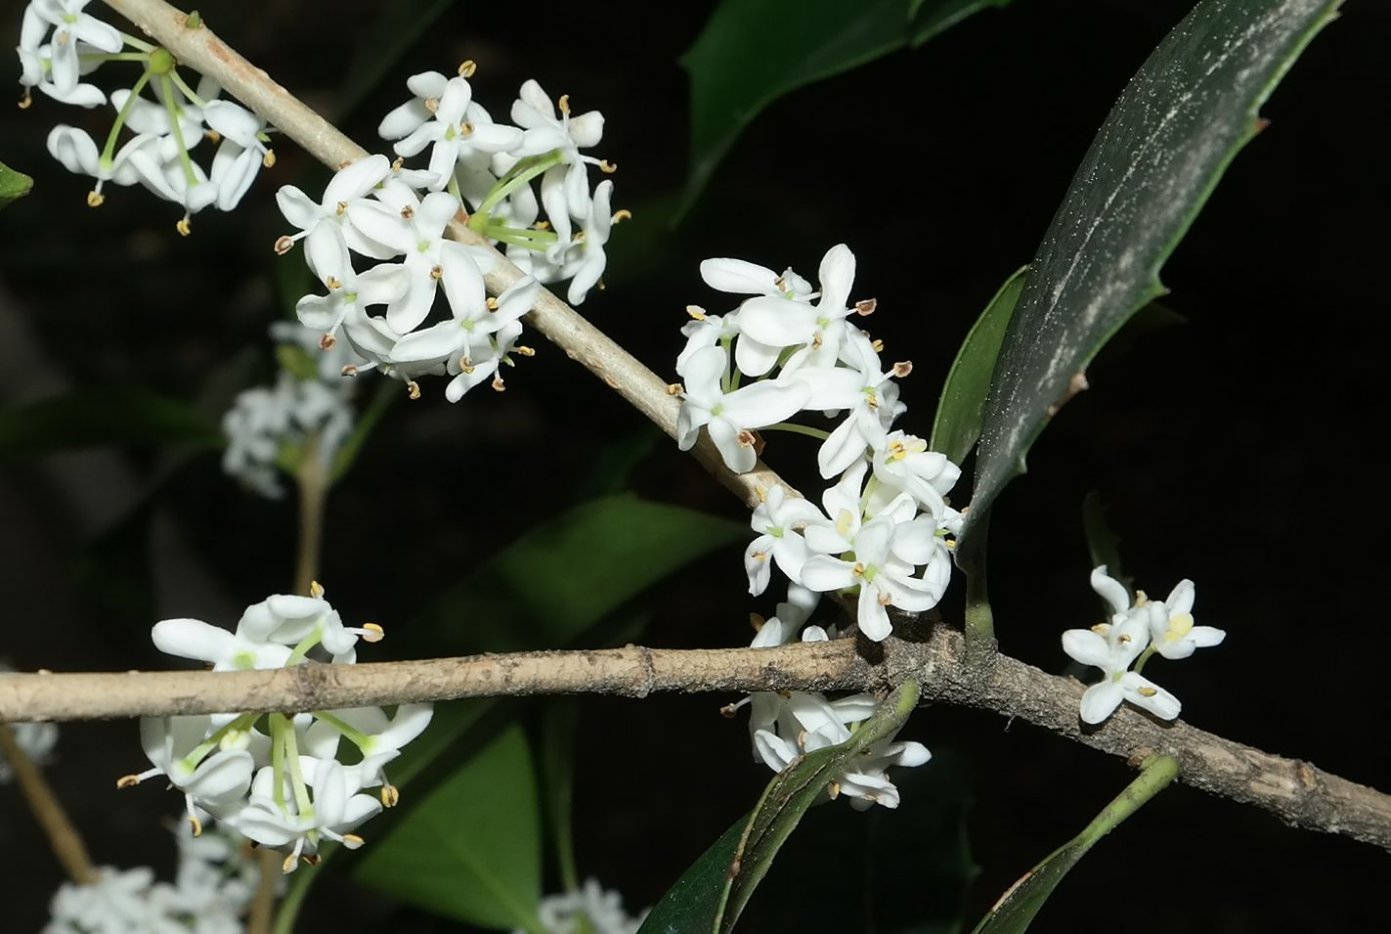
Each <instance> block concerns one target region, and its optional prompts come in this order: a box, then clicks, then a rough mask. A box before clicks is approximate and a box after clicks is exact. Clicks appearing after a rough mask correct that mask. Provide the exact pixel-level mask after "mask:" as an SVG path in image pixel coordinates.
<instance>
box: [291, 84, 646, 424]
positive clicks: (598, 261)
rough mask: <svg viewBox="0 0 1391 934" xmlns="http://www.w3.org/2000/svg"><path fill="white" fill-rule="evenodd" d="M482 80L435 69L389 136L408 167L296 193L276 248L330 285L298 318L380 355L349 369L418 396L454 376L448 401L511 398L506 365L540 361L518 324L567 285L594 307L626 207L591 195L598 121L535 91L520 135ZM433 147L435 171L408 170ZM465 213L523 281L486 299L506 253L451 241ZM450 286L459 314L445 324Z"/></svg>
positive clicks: (378, 160) (529, 88)
mask: <svg viewBox="0 0 1391 934" xmlns="http://www.w3.org/2000/svg"><path fill="white" fill-rule="evenodd" d="M472 73H473V65H472V63H470V62H466V63H464V65H463V66H461V67H460V69H459V74H458V75H457V76H456V77H452V78H446V77H445V76H444V75H443V74H440V73H439V72H434V71H429V72H423V73H421V74H417V75H413V76H412V77H411V78H410V80H409V81H407V86H408V87H409V88H410V91H411V93H412V94H413V95H414V96H413V97H412V98H411V99H410V100H408V101H407V102H406V103H404V104H402V105H400V106H399V107H397V108H396V109H394V110H393V111H391V113H389V114H387V116H386V118H385V119H384V120H382V123H381V126H380V127H379V131H380V133H381V135H382V137H383V138H384V139H387V140H395V141H396V142H395V145H394V149H395V152H396V154H397V159H396V161H395V162H392V161H390V160H389V159H388V158H387V157H386V156H384V155H374V156H369V157H366V158H363V159H359V160H358V161H356V162H353V163H351V164H349V165H347V166H345V167H343V168H342V169H341V170H340V171H339V172H338V173H337V174H336V175H335V176H334V177H333V179H332V180H331V181H329V183H328V186H327V187H326V188H325V190H324V194H323V196H322V197H321V198H319V199H317V200H316V199H314V198H311V197H310V196H308V195H306V194H305V193H304V192H303V191H301V190H300V189H298V188H295V187H292V186H286V187H284V188H282V189H280V192H279V194H278V195H277V200H278V202H279V204H280V209H281V211H282V213H283V214H284V215H285V218H286V220H288V221H289V222H290V223H291V224H292V225H294V227H295V228H297V231H296V233H294V234H290V235H286V236H283V237H281V238H280V239H279V241H277V243H276V252H278V253H282V254H283V253H286V252H288V251H289V250H290V249H292V248H293V246H294V244H295V243H296V242H298V241H299V240H304V244H305V248H304V255H305V260H306V262H307V263H308V265H309V269H310V271H311V272H312V273H313V274H314V277H315V278H316V279H318V281H319V282H320V283H321V284H322V285H323V286H324V288H325V289H327V291H328V294H326V295H307V296H305V297H304V298H302V299H301V300H300V301H299V303H298V305H297V307H296V311H297V312H298V314H299V319H300V321H301V322H302V323H303V324H304V325H305V326H306V327H308V328H312V329H314V330H316V331H319V332H322V333H323V335H324V336H323V338H322V343H323V345H324V346H326V347H327V346H332V345H333V344H334V343H335V342H336V341H337V339H338V337H339V336H340V335H341V336H342V337H343V338H345V339H346V340H347V342H348V343H349V344H351V345H352V347H353V349H354V350H356V351H357V353H358V354H360V355H361V356H362V357H364V358H365V359H366V360H367V361H368V362H367V363H366V364H364V365H363V366H361V367H358V368H356V369H355V370H353V371H350V372H357V371H358V370H361V369H366V368H368V367H377V368H379V369H381V371H382V372H384V373H386V374H387V375H389V376H393V377H395V378H398V379H400V380H402V381H403V382H405V383H406V384H407V385H408V386H409V388H410V391H411V396H412V398H414V397H416V396H418V395H419V387H418V385H417V384H416V378H417V377H419V376H421V375H425V374H432V375H444V374H447V375H449V376H451V377H452V379H451V380H450V382H449V384H448V386H447V387H446V389H445V396H446V397H447V398H448V399H449V400H450V401H451V402H457V401H458V400H459V399H460V398H461V397H462V396H463V395H464V393H466V392H468V391H469V390H470V389H472V388H473V387H475V386H477V385H479V384H480V383H489V384H490V385H491V386H492V387H493V388H494V389H496V390H499V391H500V390H502V389H503V380H502V377H501V375H500V374H499V367H500V366H501V365H503V364H508V365H511V364H512V362H513V360H512V355H513V353H517V354H520V355H522V356H529V355H531V353H532V351H531V349H530V348H528V347H526V346H524V345H522V344H519V343H518V341H519V340H520V338H521V335H522V323H521V317H522V315H523V314H525V313H526V312H527V311H529V310H530V309H531V307H532V305H533V304H535V302H536V300H537V294H538V292H539V291H540V287H541V284H543V283H553V282H559V281H562V280H565V279H569V280H570V287H569V291H568V293H567V294H568V298H569V300H570V301H571V302H572V303H574V304H579V303H580V302H582V301H584V298H585V296H586V295H587V294H588V293H589V290H590V289H592V288H593V287H594V286H596V285H597V284H598V283H599V279H600V277H601V276H602V275H603V271H604V266H605V263H606V262H607V259H606V254H605V249H604V248H605V244H606V243H607V242H608V237H609V229H610V227H611V226H612V223H613V221H614V220H616V219H619V218H620V217H621V216H623V215H624V213H625V212H621V211H620V212H618V213H617V214H614V213H612V209H611V200H612V194H613V182H611V181H607V180H606V181H601V182H600V183H599V184H598V185H596V186H595V187H594V188H593V189H592V190H591V188H590V182H589V167H590V166H591V165H594V166H597V167H598V168H599V170H600V171H601V172H604V173H608V172H612V171H613V170H614V167H613V166H612V165H611V164H609V163H607V162H603V161H601V160H598V159H596V158H594V157H592V156H588V155H584V154H583V153H581V150H582V149H587V148H589V147H592V146H594V145H597V144H598V143H599V141H600V139H601V137H602V135H603V116H602V115H601V114H599V113H598V112H597V111H592V112H589V113H584V114H578V115H571V112H570V105H569V102H568V100H567V99H566V98H565V97H561V98H560V101H559V108H558V112H557V107H556V106H555V105H553V104H552V103H551V100H550V98H549V97H547V96H546V93H545V92H544V91H543V90H542V89H541V87H540V85H538V84H537V83H536V82H535V81H528V82H526V83H525V84H523V85H522V88H521V93H520V97H519V99H518V100H517V101H516V102H515V103H514V104H513V105H512V121H513V123H514V124H515V125H510V124H504V123H496V122H494V121H493V119H492V118H491V117H490V116H489V114H488V112H487V111H486V110H484V109H483V107H482V106H481V105H479V104H478V103H477V102H476V101H475V100H474V99H473V89H472V86H471V85H470V84H469V82H468V76H469V75H471V74H472ZM427 148H428V149H429V150H430V152H429V161H428V166H427V167H426V168H423V169H409V168H405V167H404V159H405V158H406V157H410V156H416V155H419V154H421V153H423V152H424V151H425V150H426V149H427ZM533 181H536V183H537V184H536V189H533V187H532V182H533ZM537 189H539V195H538V193H537ZM543 210H544V212H545V217H544V219H542V218H541V212H542V211H543ZM465 211H467V212H468V213H467V217H466V218H465V214H464V213H463V212H465ZM456 218H457V219H458V220H459V221H460V222H466V223H467V226H468V228H469V229H470V230H472V231H473V232H474V233H476V234H478V235H480V236H482V237H484V238H486V239H488V240H489V241H492V242H494V243H497V244H501V245H503V246H505V249H506V252H507V255H508V257H509V258H510V259H512V260H513V262H515V263H516V264H517V265H518V266H520V267H521V268H522V270H523V271H524V272H525V273H526V275H525V276H523V278H522V279H520V280H519V281H518V282H516V283H515V284H513V285H512V286H511V287H510V288H508V289H507V290H506V291H504V292H502V293H501V294H500V295H497V296H496V297H489V296H488V294H487V290H486V288H485V285H484V276H486V275H487V274H488V273H489V272H490V271H491V270H492V266H493V263H494V262H495V260H494V256H495V254H493V253H492V251H490V250H486V249H480V248H469V247H467V246H465V245H464V244H462V243H458V242H456V241H454V240H451V239H447V238H446V236H445V231H446V228H448V226H449V225H450V222H451V221H454V220H456ZM364 261H365V262H367V263H370V264H371V265H370V266H369V267H366V268H364V266H363V263H364ZM441 291H443V293H444V298H445V305H447V308H448V312H447V315H439V316H436V315H435V305H436V298H437V296H438V294H439V293H440V292H441ZM374 308H376V309H378V310H377V311H372V309H374Z"/></svg>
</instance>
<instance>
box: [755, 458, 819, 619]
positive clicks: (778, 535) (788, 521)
mask: <svg viewBox="0 0 1391 934" xmlns="http://www.w3.org/2000/svg"><path fill="white" fill-rule="evenodd" d="M750 522H751V524H752V525H753V530H754V531H755V532H758V533H759V535H758V537H757V538H755V539H754V540H753V541H752V542H750V543H749V547H748V548H747V549H745V551H744V570H745V571H747V572H748V575H749V593H751V594H753V595H754V596H758V595H759V594H761V593H763V591H764V590H766V589H767V588H768V581H769V578H770V577H771V567H770V562H769V560H768V559H769V557H771V558H772V559H773V560H774V561H776V562H777V564H778V567H780V568H781V569H782V572H783V573H784V574H786V575H787V576H788V578H789V579H790V580H792V581H793V582H794V583H800V577H801V574H802V564H803V562H805V561H806V560H807V558H808V557H809V556H810V554H811V552H810V550H809V549H808V548H807V543H806V540H805V539H803V537H802V534H801V530H802V529H804V528H805V527H806V526H807V525H809V524H812V523H821V524H823V525H824V524H827V522H826V517H825V516H824V515H822V514H821V510H819V509H817V508H816V506H815V505H813V504H812V503H809V502H807V501H806V500H804V499H802V498H801V497H800V496H788V495H787V490H786V489H785V488H784V487H783V486H782V485H781V484H778V485H777V486H774V487H772V488H771V489H769V490H768V491H767V492H766V493H764V495H763V501H762V502H761V503H759V504H758V506H757V508H755V509H754V511H753V516H752V518H751V520H750Z"/></svg>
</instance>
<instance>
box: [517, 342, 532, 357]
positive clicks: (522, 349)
mask: <svg viewBox="0 0 1391 934" xmlns="http://www.w3.org/2000/svg"><path fill="white" fill-rule="evenodd" d="M512 349H513V350H515V351H516V352H517V353H519V354H521V355H522V356H523V357H534V356H536V348H535V347H528V346H527V345H526V344H518V345H517V346H516V347H513V348H512Z"/></svg>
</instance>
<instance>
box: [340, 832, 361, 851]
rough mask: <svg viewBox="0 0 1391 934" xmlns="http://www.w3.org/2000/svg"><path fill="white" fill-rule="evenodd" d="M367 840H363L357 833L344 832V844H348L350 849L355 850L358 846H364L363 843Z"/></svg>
mask: <svg viewBox="0 0 1391 934" xmlns="http://www.w3.org/2000/svg"><path fill="white" fill-rule="evenodd" d="M365 842H366V841H365V840H363V839H362V838H361V837H359V836H358V835H357V834H355V833H345V834H343V845H344V846H346V847H347V848H348V849H350V850H355V849H357V848H358V847H360V846H362V844H363V843H365Z"/></svg>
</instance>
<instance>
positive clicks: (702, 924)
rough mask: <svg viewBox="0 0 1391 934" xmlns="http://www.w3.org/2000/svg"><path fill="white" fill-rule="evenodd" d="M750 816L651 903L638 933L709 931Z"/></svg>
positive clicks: (707, 933)
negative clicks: (653, 903)
mask: <svg viewBox="0 0 1391 934" xmlns="http://www.w3.org/2000/svg"><path fill="white" fill-rule="evenodd" d="M748 823H749V818H748V817H741V818H739V820H737V821H735V822H734V824H733V825H732V826H731V827H730V828H729V829H728V830H726V831H725V832H724V833H722V834H720V838H719V839H718V840H716V841H715V842H714V843H713V844H711V845H710V848H709V849H708V850H706V851H705V852H704V853H702V854H700V856H699V857H698V858H697V859H696V861H695V862H694V863H692V864H691V865H690V868H689V869H687V870H686V871H685V872H683V873H682V874H681V878H680V879H677V880H676V884H675V885H673V886H672V887H671V888H670V889H667V893H666V894H665V895H663V896H662V899H661V901H659V902H657V904H656V905H653V906H652V910H651V911H650V912H648V914H647V918H646V919H645V920H644V921H643V922H642V927H640V928H638V934H710V932H711V931H714V930H715V925H716V924H717V923H719V916H720V912H721V911H722V910H723V909H724V904H725V892H726V887H727V886H728V885H729V867H730V865H732V864H733V862H734V854H735V852H736V851H737V850H738V849H739V841H740V840H742V839H743V837H744V828H745V827H747V826H748Z"/></svg>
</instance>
